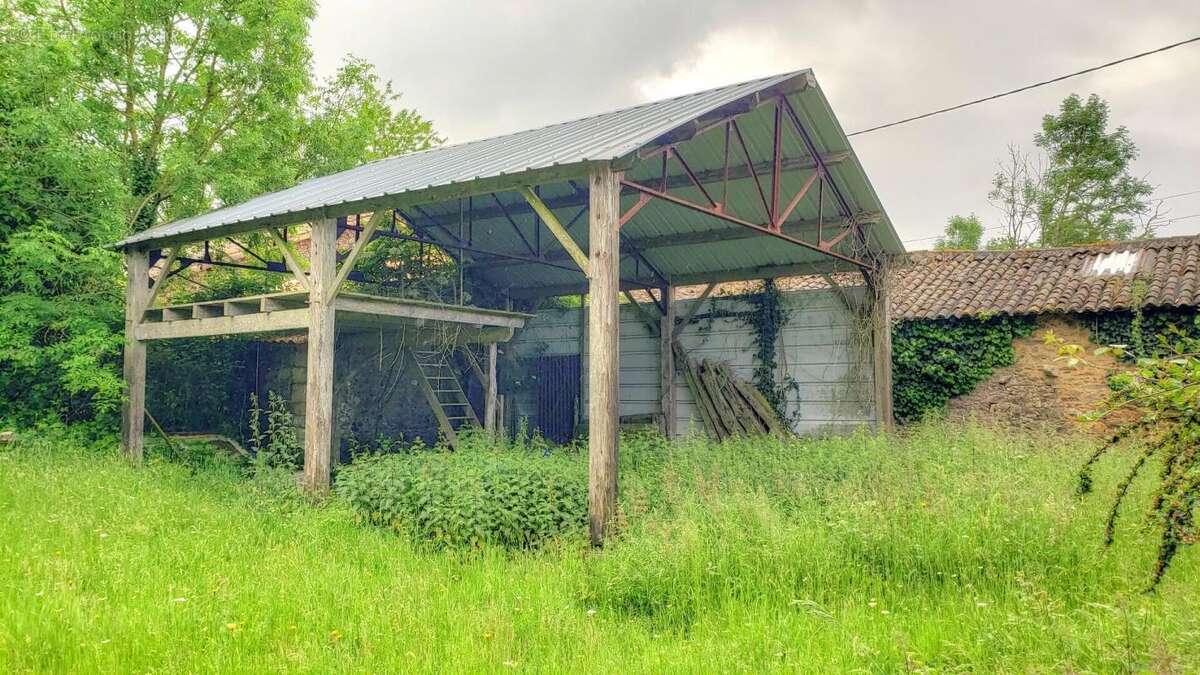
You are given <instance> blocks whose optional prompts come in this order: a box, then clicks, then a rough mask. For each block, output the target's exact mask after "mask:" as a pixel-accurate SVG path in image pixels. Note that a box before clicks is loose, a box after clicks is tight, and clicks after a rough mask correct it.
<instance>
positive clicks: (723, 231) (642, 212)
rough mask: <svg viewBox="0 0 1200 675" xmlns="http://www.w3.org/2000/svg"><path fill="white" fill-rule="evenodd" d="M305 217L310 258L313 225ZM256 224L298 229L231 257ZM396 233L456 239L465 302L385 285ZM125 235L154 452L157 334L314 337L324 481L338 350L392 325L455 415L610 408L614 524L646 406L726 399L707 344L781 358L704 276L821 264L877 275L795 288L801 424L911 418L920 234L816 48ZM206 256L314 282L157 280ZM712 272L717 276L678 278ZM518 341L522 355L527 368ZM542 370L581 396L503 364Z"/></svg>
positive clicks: (138, 437) (599, 422) (600, 455)
mask: <svg viewBox="0 0 1200 675" xmlns="http://www.w3.org/2000/svg"><path fill="white" fill-rule="evenodd" d="M364 214H367V215H365V216H364ZM301 229H302V230H304V231H305V232H306V233H307V237H308V245H307V256H303V255H301V254H300V252H299V251H298V249H297V248H296V247H295V246H294V245H293V244H292V240H294V239H295V236H296V234H297V233H298V231H299V230H301ZM249 236H256V237H260V238H266V239H267V240H269V241H270V242H273V243H274V246H275V248H274V251H275V253H274V254H273V255H270V256H261V255H258V256H257V259H256V260H243V261H240V262H237V263H229V262H228V261H221V260H218V259H216V258H215V257H213V256H212V255H211V251H212V249H213V244H217V245H220V244H221V243H222V242H226V241H231V242H238V245H239V246H240V245H242V243H243V242H242V240H243V239H244V238H245V237H249ZM388 239H391V240H401V241H411V242H419V243H420V244H421V245H423V246H429V247H431V248H434V249H436V250H437V251H439V252H440V253H441V254H442V255H444V256H446V257H447V258H448V259H450V260H451V261H453V263H454V266H455V269H456V271H457V274H458V278H459V285H458V288H459V293H458V298H457V300H456V301H455V302H445V301H444V300H443V301H431V300H429V299H424V298H419V297H405V296H403V295H402V294H394V293H390V292H388V290H387V289H385V288H378V287H376V286H375V285H372V284H371V283H369V279H367V278H365V277H364V276H363V275H362V273H361V270H356V268H355V266H356V263H357V261H358V260H359V259H360V257H361V256H362V255H363V252H364V250H366V249H368V248H369V247H371V246H373V245H375V242H379V241H382V240H388ZM115 247H116V248H119V249H121V250H122V251H123V252H124V254H125V256H126V261H127V270H128V277H129V284H128V291H127V297H126V322H125V333H126V341H125V363H124V376H125V379H126V381H127V383H128V387H129V394H128V401H127V404H126V406H125V410H124V413H123V420H122V421H123V427H122V442H123V446H124V449H125V451H126V452H127V453H128V454H129V455H130V456H131V457H133V458H135V459H136V458H140V456H141V452H142V445H143V427H144V419H145V412H146V399H145V389H146V386H145V385H146V377H147V373H146V348H147V344H148V343H149V342H151V341H154V340H164V339H174V340H178V339H185V338H193V337H201V336H219V335H244V334H256V335H263V336H271V337H278V336H288V335H299V336H302V342H303V345H304V348H303V365H304V367H303V387H302V391H303V407H304V415H303V426H304V446H305V454H304V474H305V481H306V484H307V486H308V487H309V488H310V489H312V490H315V491H320V490H323V489H325V488H327V486H328V485H329V482H330V472H331V465H332V462H333V459H334V457H335V445H336V439H337V438H338V431H337V428H336V427H337V415H335V410H336V409H337V402H336V401H335V398H336V396H335V393H336V391H337V387H336V386H335V385H336V382H337V371H338V370H344V369H346V368H354V367H361V366H363V365H364V363H369V359H370V354H369V351H370V350H369V349H368V348H367V347H365V345H367V344H368V343H370V344H376V345H378V346H379V350H380V353H382V351H383V350H384V349H385V348H387V347H389V346H390V347H394V348H402V349H404V350H407V351H406V353H407V354H409V355H410V357H411V361H412V362H413V364H415V365H414V367H415V369H416V371H419V373H418V376H417V377H415V380H416V385H417V388H418V389H420V390H421V391H422V392H423V395H424V397H425V398H426V400H427V401H428V402H429V404H430V408H431V409H432V410H433V412H434V414H435V416H436V417H437V418H438V421H439V424H441V425H442V426H443V428H444V429H446V430H448V431H449V433H450V434H453V432H454V431H455V429H457V428H459V426H460V425H462V424H473V423H475V422H476V421H478V423H479V425H480V426H482V427H484V428H486V429H495V428H497V427H498V426H499V425H500V424H502V423H503V422H504V420H505V419H511V417H512V416H513V415H514V414H515V415H527V416H530V417H541V418H545V421H539V423H540V424H543V425H545V426H546V427H547V428H548V429H550V428H551V427H554V428H553V429H550V431H551V432H552V433H555V434H558V433H561V430H560V429H559V428H558V427H556V426H554V425H559V424H560V423H561V424H564V425H565V424H566V423H567V419H568V417H570V421H571V422H572V425H573V427H574V428H575V429H580V428H582V427H585V428H586V436H587V444H588V452H589V456H590V467H591V472H590V473H591V478H590V481H591V483H590V510H591V523H592V535H593V538H594V539H596V540H599V539H600V538H602V537H603V533H604V528H605V526H606V524H607V523H608V521H609V519H610V518H611V516H612V513H613V509H614V507H615V495H616V490H617V476H616V466H617V464H616V459H617V451H618V448H617V446H618V431H619V425H620V423H621V421H622V417H623V416H625V417H638V416H649V417H651V418H654V419H656V420H657V424H659V425H660V426H661V428H662V429H663V431H665V432H666V433H668V434H677V433H682V432H683V431H684V430H685V429H686V428H687V427H688V426H690V425H694V424H695V419H696V418H697V417H698V416H699V415H700V414H702V410H701V411H700V412H698V410H700V409H701V408H702V407H703V406H701V405H698V402H697V401H696V400H695V398H694V397H693V396H692V395H691V390H690V389H689V388H688V387H687V385H686V382H683V383H681V382H680V379H681V378H680V377H679V376H678V375H679V374H680V373H685V374H686V372H687V368H686V366H687V365H688V363H687V362H689V361H690V360H691V359H692V358H695V356H696V355H700V356H704V355H707V356H709V357H711V358H713V359H719V360H724V361H731V362H732V363H733V365H734V367H735V368H736V369H740V370H743V371H746V370H752V369H753V368H754V367H755V366H756V364H755V363H752V362H751V361H749V360H748V359H747V357H746V355H747V351H748V347H749V346H750V345H749V343H748V342H747V335H746V333H745V331H743V330H741V329H740V328H739V325H741V326H743V327H744V325H745V324H746V323H747V321H746V319H747V317H749V319H750V321H751V322H752V321H753V319H754V317H753V314H754V313H755V311H756V310H755V309H754V308H753V307H747V306H745V305H744V304H742V305H739V302H744V301H739V300H736V299H721V298H713V297H711V296H709V295H706V291H705V290H704V289H705V288H708V289H711V287H712V285H713V284H717V283H721V282H729V281H743V280H764V279H772V278H775V277H779V276H784V275H795V274H817V275H823V276H827V277H829V278H830V279H834V278H835V276H834V275H844V274H852V275H856V276H858V277H860V278H861V279H862V284H861V290H857V291H855V290H851V289H845V288H841V287H839V286H837V284H836V283H835V284H834V285H833V286H831V287H830V288H828V289H825V290H823V291H819V292H815V293H813V294H808V295H806V296H804V297H803V298H802V299H798V300H789V302H795V303H798V304H796V306H795V307H794V308H793V309H795V310H796V311H795V312H794V315H795V316H796V317H797V318H795V319H794V320H793V321H792V322H791V323H790V325H789V326H788V327H785V328H784V329H783V334H782V336H781V338H782V339H781V340H780V341H779V342H778V344H779V347H778V349H779V352H778V353H779V355H780V359H781V361H782V362H783V364H784V365H782V366H779V368H781V369H782V370H784V371H787V373H788V377H791V378H792V379H793V380H794V381H795V382H796V385H797V389H796V390H795V392H794V398H793V402H794V403H795V404H796V405H795V409H796V411H797V412H796V414H795V416H794V418H793V419H791V420H789V423H790V424H792V426H793V427H794V428H795V429H797V430H799V431H806V430H811V431H817V430H821V431H824V430H830V429H846V428H851V427H854V426H858V425H861V424H865V423H873V424H876V425H879V426H886V425H887V424H889V423H890V419H891V410H890V405H891V394H890V391H891V389H890V387H891V382H890V363H891V358H890V344H889V335H890V331H889V325H890V319H889V316H888V312H889V309H888V308H889V300H888V296H889V289H888V282H887V279H888V275H887V271H888V267H889V264H890V262H891V260H892V259H893V258H894V257H895V256H897V255H899V254H901V253H903V247H902V245H901V243H900V240H899V238H898V237H897V235H896V232H895V230H894V228H893V227H892V224H891V223H890V221H889V220H888V217H887V214H886V212H885V211H884V208H883V205H882V204H881V203H880V201H879V199H878V197H877V195H876V193H875V191H874V189H873V188H872V186H871V184H870V182H869V181H868V179H867V176H866V173H865V171H864V169H863V167H862V165H861V164H860V162H859V161H858V159H857V158H856V156H855V154H854V151H853V149H852V148H851V146H850V143H849V141H848V140H847V138H846V135H845V133H844V131H843V130H842V128H841V126H840V125H839V124H838V121H837V119H836V117H835V116H834V114H833V111H832V110H831V108H830V106H829V102H828V101H827V100H826V98H825V96H824V95H823V93H822V91H821V88H820V86H819V85H818V83H817V80H816V78H815V76H814V75H813V73H812V72H811V71H808V70H803V71H797V72H791V73H785V74H781V75H776V76H773V77H767V78H762V79H758V80H754V81H750V82H744V83H740V84H735V85H730V86H725V87H720V88H717V89H713V90H709V91H703V92H698V93H694V94H689V95H685V96H679V97H676V98H672V99H668V100H663V101H657V102H653V103H647V104H643V105H639V106H635V107H631V108H627V109H623V110H617V111H613V112H608V113H604V114H598V115H593V116H590V117H585V118H581V119H577V120H573V121H569V122H564V123H561V124H554V125H550V126H547V127H543V128H539V129H532V130H528V131H521V132H517V133H513V134H508V135H505V136H499V137H496V138H490V139H486V140H480V141H473V142H468V143H462V144H457V145H448V146H444V147H438V148H435V149H432V150H426V151H422V152H417V153H412V154H409V155H404V156H400V157H394V158H390V159H385V160H381V161H377V162H372V163H369V164H365V165H362V166H359V167H356V168H353V169H350V170H348V171H343V172H341V173H337V174H333V175H329V176H324V177H320V178H315V179H312V180H308V181H305V182H303V183H300V184H298V185H296V186H294V187H291V188H288V189H285V190H281V191H279V192H275V193H271V194H265V195H262V196H259V197H256V198H253V199H250V200H248V201H246V202H244V203H241V204H235V205H230V206H226V207H224V208H221V209H218V210H215V211H212V212H209V213H204V214H201V215H198V216H195V217H192V218H187V219H184V220H179V221H176V222H171V223H167V224H163V225H160V226H157V227H154V228H151V229H149V230H146V231H143V232H139V233H137V234H134V235H133V236H130V237H128V238H126V239H124V240H123V241H121V242H118V243H117V244H115ZM305 258H307V259H305ZM194 264H206V265H220V264H236V265H238V266H239V267H240V268H242V269H251V270H258V271H261V272H263V273H264V274H281V275H285V276H287V277H288V279H289V283H290V284H292V286H293V289H294V290H286V291H283V292H279V293H272V294H267V295H260V296H245V297H231V298H225V299H221V300H213V301H206V302H199V303H189V304H186V305H162V304H160V303H156V298H158V297H159V294H160V292H161V290H162V288H163V286H164V285H165V284H167V283H169V282H170V279H171V278H172V276H173V275H175V274H177V272H178V271H179V270H181V269H184V268H186V267H187V266H189V265H194ZM696 286H699V287H701V290H700V291H698V293H699V296H698V297H695V298H693V299H686V298H682V297H678V296H679V295H680V294H679V293H677V289H680V288H684V287H696ZM470 289H475V291H476V292H472V291H471V290H470ZM484 291H486V292H484ZM581 296H582V297H581ZM700 296H703V297H700ZM484 298H487V299H488V300H487V301H486V302H485V301H484V300H483V299H484ZM555 298H558V299H559V300H558V301H555V300H553V299H555ZM562 298H576V300H572V301H570V302H564V301H562V300H561V299H562ZM468 299H470V302H468ZM623 300H624V301H623ZM571 302H573V303H574V307H573V308H572V307H571V306H570V303H571ZM737 322H741V324H738V323H737ZM356 341H357V342H356ZM339 343H342V344H347V345H353V344H358V345H360V347H361V348H359V349H341V350H339V349H338V347H337V345H338V344H339ZM852 343H853V344H852ZM853 345H858V347H859V348H852V347H853ZM448 348H453V349H456V350H457V349H460V348H466V349H467V351H469V352H470V353H471V354H473V355H474V357H472V358H473V359H474V363H473V365H471V366H470V369H471V370H472V371H473V372H474V373H475V374H476V377H478V379H479V381H480V382H482V384H483V388H484V390H485V395H484V402H483V405H482V406H481V408H482V409H481V410H475V409H474V407H473V406H472V405H471V404H470V403H469V402H468V401H464V400H463V398H466V397H465V393H466V392H465V387H463V386H462V384H461V382H459V380H460V379H461V378H460V376H459V375H457V374H455V373H454V372H453V370H454V369H453V368H452V367H450V365H449V364H448V363H447V362H446V358H445V353H446V350H447V349H448ZM851 352H853V354H851ZM355 355H358V356H357V357H356V356H355ZM502 355H503V356H507V357H509V359H508V360H507V361H506V360H505V359H504V358H502ZM677 357H682V360H683V361H684V363H679V362H677V361H678V358H677ZM356 358H357V360H356ZM701 363H702V362H701ZM506 365H509V366H510V368H511V370H512V372H511V373H507V374H506V373H504V372H501V371H503V370H504V368H505V366H506ZM538 372H540V373H541V376H540V377H536V378H531V377H530V376H529V373H534V374H536V373H538ZM530 379H535V380H536V381H537V382H538V383H539V385H538V386H539V387H541V386H543V384H545V385H546V386H561V387H563V392H564V395H563V396H558V397H556V396H555V394H554V391H553V390H549V391H548V393H546V394H545V395H544V396H542V395H541V394H540V393H539V392H541V390H540V389H539V390H537V391H533V390H530V389H528V388H527V389H525V390H521V391H513V392H511V394H510V395H508V396H505V398H504V399H501V396H502V395H503V392H502V391H501V383H502V382H512V381H526V382H527V381H529V380H530ZM684 379H686V378H684ZM438 383H445V385H446V386H444V387H443V386H441V385H439V384H438ZM298 389H299V388H298ZM455 390H457V391H455ZM460 394H461V395H462V396H461V397H460ZM539 396H541V398H539ZM555 398H558V399H559V400H558V401H557V402H558V403H559V405H558V407H557V408H555V409H553V410H552V409H551V408H552V406H550V405H549V404H550V403H551V402H552V401H553V399H555ZM542 399H545V400H542ZM502 400H503V401H504V407H506V408H507V411H501V410H500V408H501V407H502V406H501V401H502ZM699 403H702V401H701V402H699ZM361 405H364V406H370V405H372V402H371V401H363V402H361ZM455 408H457V409H458V410H459V411H460V412H459V413H454V412H453V410H454V409H455ZM468 411H469V412H468ZM514 411H515V412H514Z"/></svg>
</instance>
